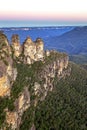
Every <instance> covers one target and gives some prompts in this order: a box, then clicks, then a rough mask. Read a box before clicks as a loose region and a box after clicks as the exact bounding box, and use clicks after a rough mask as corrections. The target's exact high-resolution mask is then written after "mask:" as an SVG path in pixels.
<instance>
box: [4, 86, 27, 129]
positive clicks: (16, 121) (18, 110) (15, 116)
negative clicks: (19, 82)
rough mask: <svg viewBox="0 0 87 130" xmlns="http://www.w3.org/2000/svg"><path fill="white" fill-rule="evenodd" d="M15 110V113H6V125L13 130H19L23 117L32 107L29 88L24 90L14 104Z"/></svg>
mask: <svg viewBox="0 0 87 130" xmlns="http://www.w3.org/2000/svg"><path fill="white" fill-rule="evenodd" d="M14 104H15V109H14V111H13V112H11V111H9V110H7V111H6V123H7V124H8V127H10V126H11V128H12V129H13V130H15V129H19V126H20V124H21V117H22V115H23V113H24V111H26V110H27V109H28V108H29V107H30V94H29V92H28V88H24V90H23V92H22V93H21V94H20V96H19V97H18V99H16V101H15V102H14Z"/></svg>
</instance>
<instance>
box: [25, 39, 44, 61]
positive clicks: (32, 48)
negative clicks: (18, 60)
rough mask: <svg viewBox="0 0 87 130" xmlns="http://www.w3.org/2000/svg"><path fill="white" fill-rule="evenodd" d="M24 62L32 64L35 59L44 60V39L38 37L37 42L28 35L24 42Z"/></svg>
mask: <svg viewBox="0 0 87 130" xmlns="http://www.w3.org/2000/svg"><path fill="white" fill-rule="evenodd" d="M23 49H24V52H23V53H24V57H25V58H24V62H25V63H27V64H32V63H34V61H39V60H43V57H44V45H43V41H42V40H41V39H40V38H38V39H36V41H35V43H34V42H33V41H32V40H31V38H30V37H28V38H27V39H26V40H25V42H24V44H23Z"/></svg>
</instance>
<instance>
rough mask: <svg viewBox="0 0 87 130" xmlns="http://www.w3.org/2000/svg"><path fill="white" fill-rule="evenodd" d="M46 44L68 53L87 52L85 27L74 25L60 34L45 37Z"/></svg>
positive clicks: (86, 31) (86, 30) (86, 29)
mask: <svg viewBox="0 0 87 130" xmlns="http://www.w3.org/2000/svg"><path fill="white" fill-rule="evenodd" d="M46 44H47V47H48V48H49V47H50V48H54V49H56V50H60V51H64V52H67V53H68V54H81V53H83V54H84V53H85V54H87V27H86V26H85V27H76V28H74V29H73V30H71V31H69V32H67V33H64V34H63V35H61V36H58V37H52V38H47V39H46ZM50 48H49V49H50Z"/></svg>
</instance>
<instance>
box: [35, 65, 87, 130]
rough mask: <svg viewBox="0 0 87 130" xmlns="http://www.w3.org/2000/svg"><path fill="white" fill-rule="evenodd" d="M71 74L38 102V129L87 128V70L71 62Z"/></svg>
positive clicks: (67, 129)
mask: <svg viewBox="0 0 87 130" xmlns="http://www.w3.org/2000/svg"><path fill="white" fill-rule="evenodd" d="M70 66H71V75H70V76H69V77H66V78H65V79H61V80H60V81H58V80H57V79H56V78H55V81H54V84H55V89H54V91H53V92H50V93H49V94H48V95H47V98H46V99H45V100H44V101H43V102H42V103H41V102H40V103H39V104H38V106H37V108H36V111H35V112H36V113H35V120H34V122H35V126H36V129H37V130H86V129H87V122H86V121H87V116H86V113H87V72H86V71H85V70H84V69H82V68H81V67H79V66H78V65H76V64H73V63H70Z"/></svg>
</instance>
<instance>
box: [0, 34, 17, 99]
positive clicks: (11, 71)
mask: <svg viewBox="0 0 87 130" xmlns="http://www.w3.org/2000/svg"><path fill="white" fill-rule="evenodd" d="M0 47H1V48H0V97H4V96H8V95H10V91H11V86H12V83H13V82H14V81H15V80H16V77H17V69H16V68H14V66H13V59H12V58H11V55H10V54H11V49H10V45H9V43H8V39H7V37H6V36H5V35H4V34H0Z"/></svg>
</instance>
